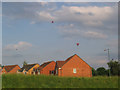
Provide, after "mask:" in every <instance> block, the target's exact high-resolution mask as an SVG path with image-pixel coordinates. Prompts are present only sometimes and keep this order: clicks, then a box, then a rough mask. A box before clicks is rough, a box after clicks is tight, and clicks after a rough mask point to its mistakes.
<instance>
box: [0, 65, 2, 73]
mask: <svg viewBox="0 0 120 90" xmlns="http://www.w3.org/2000/svg"><path fill="white" fill-rule="evenodd" d="M0 74H2V66H0Z"/></svg>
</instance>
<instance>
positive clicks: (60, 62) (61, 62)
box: [56, 61, 65, 68]
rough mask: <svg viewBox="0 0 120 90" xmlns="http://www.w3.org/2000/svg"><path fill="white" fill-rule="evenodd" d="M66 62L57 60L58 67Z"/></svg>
mask: <svg viewBox="0 0 120 90" xmlns="http://www.w3.org/2000/svg"><path fill="white" fill-rule="evenodd" d="M64 63H65V61H56V65H57V68H60V67H61V66H62V65H63V64H64Z"/></svg>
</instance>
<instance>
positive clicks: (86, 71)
mask: <svg viewBox="0 0 120 90" xmlns="http://www.w3.org/2000/svg"><path fill="white" fill-rule="evenodd" d="M73 68H76V73H73ZM59 76H75V77H92V70H91V67H90V66H89V65H88V64H86V63H85V62H84V61H83V60H82V59H80V58H79V57H78V56H77V55H75V56H74V57H73V58H71V60H69V61H68V62H67V63H65V64H64V65H63V67H62V68H61V71H60V70H59Z"/></svg>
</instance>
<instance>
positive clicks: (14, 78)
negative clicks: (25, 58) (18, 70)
mask: <svg viewBox="0 0 120 90" xmlns="http://www.w3.org/2000/svg"><path fill="white" fill-rule="evenodd" d="M2 88H118V77H117V76H114V77H102V76H98V77H92V78H77V77H57V76H43V75H21V74H13V75H12V74H11V75H10V74H8V75H5V74H4V75H2Z"/></svg>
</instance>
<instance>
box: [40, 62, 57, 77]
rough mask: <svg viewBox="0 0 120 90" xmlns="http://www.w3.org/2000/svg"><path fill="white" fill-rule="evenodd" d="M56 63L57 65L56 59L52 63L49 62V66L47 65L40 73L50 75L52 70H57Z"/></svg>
mask: <svg viewBox="0 0 120 90" xmlns="http://www.w3.org/2000/svg"><path fill="white" fill-rule="evenodd" d="M55 65H56V63H55V62H54V61H52V62H51V63H49V64H48V65H47V66H45V67H44V68H43V69H42V70H41V71H40V74H44V75H50V71H54V70H55Z"/></svg>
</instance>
